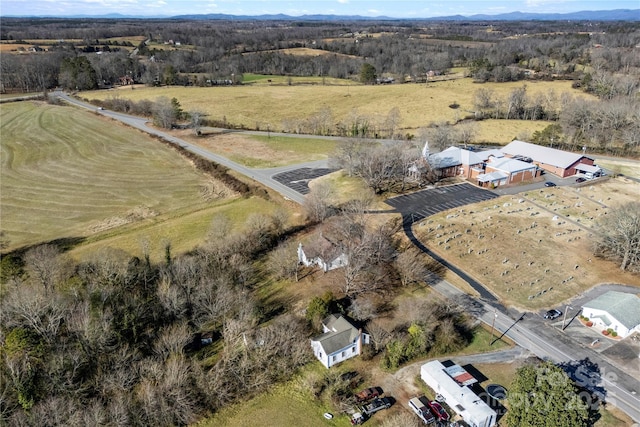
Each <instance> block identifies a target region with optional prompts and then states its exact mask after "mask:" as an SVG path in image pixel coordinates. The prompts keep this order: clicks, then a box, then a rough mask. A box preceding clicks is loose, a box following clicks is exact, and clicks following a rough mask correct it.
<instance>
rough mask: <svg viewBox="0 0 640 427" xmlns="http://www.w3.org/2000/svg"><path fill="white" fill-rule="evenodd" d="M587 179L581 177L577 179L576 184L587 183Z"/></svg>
mask: <svg viewBox="0 0 640 427" xmlns="http://www.w3.org/2000/svg"><path fill="white" fill-rule="evenodd" d="M586 180H587V179H586V178H583V177H580V178H576V182H585V181H586Z"/></svg>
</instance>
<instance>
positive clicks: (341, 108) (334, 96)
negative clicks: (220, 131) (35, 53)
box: [80, 78, 586, 143]
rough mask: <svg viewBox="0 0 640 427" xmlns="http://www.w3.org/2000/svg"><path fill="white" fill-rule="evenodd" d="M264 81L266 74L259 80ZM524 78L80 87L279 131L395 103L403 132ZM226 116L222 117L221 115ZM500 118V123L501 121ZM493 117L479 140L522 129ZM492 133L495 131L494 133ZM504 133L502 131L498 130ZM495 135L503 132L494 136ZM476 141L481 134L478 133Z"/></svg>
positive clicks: (531, 87)
mask: <svg viewBox="0 0 640 427" xmlns="http://www.w3.org/2000/svg"><path fill="white" fill-rule="evenodd" d="M262 81H264V80H262ZM523 84H525V83H523V82H514V83H500V84H491V83H487V84H483V85H479V84H475V83H473V82H472V80H471V79H467V78H465V79H457V80H451V81H443V82H431V83H428V84H402V85H400V84H398V85H375V86H364V85H350V86H345V85H321V84H320V85H291V86H289V85H259V86H253V85H242V86H226V87H210V88H199V87H176V86H174V87H157V88H152V87H145V88H137V89H136V90H133V91H132V90H130V89H129V90H126V89H112V90H104V91H91V92H82V93H80V96H81V97H83V98H87V99H107V98H110V97H113V96H116V95H117V96H120V97H123V98H130V99H132V100H135V101H139V100H142V99H149V100H154V99H156V98H158V97H161V96H166V97H169V98H174V97H175V98H177V99H178V101H179V102H180V104H181V106H182V108H183V109H184V110H185V111H193V110H199V111H202V112H204V113H206V114H207V115H208V117H209V118H210V119H212V120H219V121H226V122H227V123H229V124H230V125H234V126H245V127H250V128H255V127H256V126H259V127H260V128H262V129H264V128H266V126H267V125H269V127H270V129H271V130H273V131H274V132H275V131H279V130H281V129H283V128H284V126H283V122H284V121H286V120H296V119H297V120H301V119H308V118H309V117H312V116H313V115H314V114H316V113H317V112H319V111H320V110H321V109H322V108H327V107H328V108H330V109H331V111H332V112H333V116H334V121H336V122H338V121H341V120H345V121H348V117H349V116H350V115H351V114H353V113H354V112H355V111H357V113H358V114H360V115H366V116H368V117H370V118H372V120H379V121H382V120H384V118H385V117H386V115H387V114H388V112H389V111H390V110H391V109H393V108H395V107H397V108H398V109H399V110H400V118H401V119H400V128H401V132H402V133H403V134H404V133H408V134H413V135H416V136H417V134H418V131H419V129H420V128H421V127H424V126H428V125H430V124H432V123H437V122H443V121H447V122H451V123H453V122H455V121H456V120H458V119H460V118H462V117H464V116H466V115H468V114H472V111H473V110H474V108H473V102H474V101H473V100H474V93H475V91H476V90H477V89H479V88H490V89H492V90H493V91H494V92H495V94H496V96H499V97H501V98H506V96H508V94H509V93H510V92H511V91H512V90H514V89H515V88H520V87H522V85H523ZM526 85H527V93H528V95H529V96H531V97H535V96H536V95H537V94H548V93H549V92H550V91H553V92H554V93H555V94H556V95H557V97H558V98H559V96H560V94H562V93H565V92H566V93H569V94H571V95H574V96H586V95H584V94H583V93H582V92H579V91H577V90H575V89H572V88H571V82H563V81H560V82H527V83H526ZM454 102H457V103H458V104H459V105H460V107H459V108H457V109H451V108H449V107H448V106H449V105H450V104H452V103H454ZM225 119H226V120H225ZM498 123H502V122H501V121H500V122H498ZM496 125H497V123H494V122H493V121H488V122H487V124H486V125H482V126H481V127H482V131H481V136H479V138H482V140H483V142H501V143H506V142H509V141H511V140H512V139H513V138H514V136H515V135H518V134H519V133H520V131H521V130H522V129H521V127H520V126H521V125H522V123H518V125H517V126H515V127H513V128H511V127H510V128H508V129H505V130H499V129H498V130H495V131H492V127H494V126H496ZM545 125H546V124H544V125H540V124H536V125H535V126H534V127H533V128H532V129H529V127H528V126H527V129H525V131H526V132H532V130H538V129H540V127H544V126H545ZM493 135H497V136H496V137H493ZM500 135H503V136H500ZM498 137H499V138H503V139H501V140H498ZM479 141H480V139H479Z"/></svg>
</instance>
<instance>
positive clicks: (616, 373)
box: [56, 92, 640, 422]
mask: <svg viewBox="0 0 640 427" xmlns="http://www.w3.org/2000/svg"><path fill="white" fill-rule="evenodd" d="M56 95H57V96H59V97H60V98H62V99H64V100H65V101H67V102H69V103H70V104H73V105H77V106H80V107H83V108H86V109H89V110H92V111H96V112H98V113H99V114H102V115H104V116H106V117H111V118H113V119H116V120H120V121H122V122H123V123H126V124H128V125H129V126H132V127H134V128H137V129H140V130H142V131H144V132H147V133H150V134H153V135H157V136H159V137H162V138H164V139H166V140H168V141H170V142H172V143H175V144H179V145H181V146H182V147H184V148H185V149H187V150H189V151H191V152H193V153H195V154H198V155H200V156H202V157H204V158H206V159H209V160H211V161H214V162H217V163H220V164H222V165H224V166H226V167H228V168H230V169H233V170H236V171H238V172H240V173H242V174H245V175H246V176H249V177H251V178H253V179H254V180H256V181H258V182H260V183H262V184H264V185H266V186H268V187H270V188H273V189H275V190H276V191H278V192H280V193H281V194H283V195H284V196H285V197H287V198H289V199H291V200H294V201H296V202H298V203H303V201H304V196H303V195H302V194H300V193H299V192H297V191H294V190H293V189H291V188H289V187H287V186H286V185H284V184H282V183H280V182H277V181H276V180H274V179H272V177H273V175H274V174H277V173H283V172H287V171H290V170H294V169H298V168H301V167H305V166H306V165H304V164H303V165H295V166H288V167H285V168H278V169H277V172H275V173H274V170H273V169H266V170H265V169H250V168H247V167H245V166H243V165H240V164H238V163H235V162H232V161H230V160H228V159H226V158H224V157H222V156H218V155H216V154H213V153H210V152H208V151H206V150H204V149H202V148H200V147H197V146H195V145H193V144H189V143H187V142H186V141H183V140H181V139H179V138H175V137H173V136H171V135H168V134H166V133H164V132H161V131H158V130H156V129H153V128H150V127H148V126H147V125H146V122H147V120H146V119H144V118H139V117H135V116H130V115H127V114H122V113H116V112H113V111H108V110H97V109H96V107H94V106H92V105H90V104H87V103H83V102H80V101H78V100H76V99H73V98H71V97H69V96H67V95H65V94H63V93H61V92H56ZM308 166H309V167H326V164H322V162H311V163H309V164H308ZM521 189H522V188H521ZM410 228H411V227H410V224H409V223H408V224H406V227H405V232H406V233H407V235H408V236H409V237H410V238H411V236H413V233H412V232H411V230H410ZM412 241H413V242H414V243H416V244H417V245H418V247H419V248H420V249H422V250H425V249H427V248H426V247H425V246H424V245H422V244H420V243H419V241H418V240H417V238H415V236H413V238H412ZM427 250H428V249H427ZM443 261H444V260H441V262H443ZM447 265H448V264H447ZM449 267H450V268H455V266H449ZM457 273H458V274H462V275H463V276H462V277H463V278H465V279H466V280H469V281H470V284H471V285H472V286H474V284H475V286H477V289H476V290H477V291H478V292H479V293H480V296H481V297H480V298H473V297H471V296H469V295H468V294H466V293H464V292H462V291H460V290H459V289H457V288H456V287H455V286H453V285H452V284H450V283H448V282H446V281H443V280H436V279H435V278H431V281H432V283H431V286H433V288H434V289H436V290H437V291H438V292H440V293H441V294H443V295H445V296H446V297H448V298H449V300H450V301H455V302H456V303H457V304H460V305H461V306H462V307H463V308H464V309H465V310H466V311H468V312H469V313H470V314H472V315H474V316H476V317H477V318H479V319H480V320H481V321H483V322H484V323H486V324H487V325H493V326H494V327H495V330H496V332H497V333H498V332H499V333H503V334H504V335H506V336H507V337H509V338H510V339H512V340H513V341H514V342H515V343H516V344H518V345H519V346H521V347H523V348H525V349H527V350H529V351H531V352H532V353H533V354H535V355H537V356H538V357H540V358H543V359H549V360H552V361H554V362H556V363H560V364H565V365H567V366H569V365H571V364H573V365H580V363H581V361H584V360H585V359H588V360H589V361H591V362H593V363H595V364H596V365H597V367H598V368H599V370H600V373H599V374H588V373H587V372H586V371H584V370H582V369H580V367H579V368H578V369H577V370H576V369H574V374H575V375H574V379H575V380H576V381H577V382H578V383H579V384H580V385H583V386H585V387H587V388H589V389H591V390H593V391H594V392H596V393H599V394H600V395H601V396H603V397H605V398H606V401H607V402H609V403H611V404H613V405H615V406H617V407H619V408H620V409H622V410H623V411H624V412H626V413H627V414H628V415H629V416H631V418H633V419H634V420H635V421H636V422H640V399H639V398H638V396H640V381H639V380H638V379H637V378H633V377H631V376H630V375H628V374H627V373H626V372H624V371H623V370H621V369H618V368H617V367H615V366H613V365H612V364H611V363H609V362H608V361H607V359H606V358H605V357H603V356H602V355H600V354H598V353H597V352H595V351H593V350H591V349H589V348H585V347H581V346H578V345H576V344H575V343H574V342H572V341H571V339H570V338H568V337H566V336H564V335H563V334H562V333H561V332H559V331H558V330H557V329H555V328H553V327H550V326H549V325H547V324H546V323H544V322H543V321H542V319H540V318H537V316H535V315H530V314H529V315H525V316H524V318H521V317H520V316H521V313H516V312H514V311H509V310H508V309H506V308H504V307H502V306H500V305H498V304H497V301H496V299H495V296H493V295H492V294H491V293H490V292H489V291H487V290H486V288H484V286H482V285H481V284H480V283H478V282H477V281H475V280H473V279H472V278H470V277H469V276H467V275H466V274H465V273H464V272H463V271H460V270H457ZM475 286H474V287H475ZM516 319H517V320H516ZM580 366H581V365H580Z"/></svg>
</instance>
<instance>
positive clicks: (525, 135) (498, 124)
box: [474, 119, 553, 144]
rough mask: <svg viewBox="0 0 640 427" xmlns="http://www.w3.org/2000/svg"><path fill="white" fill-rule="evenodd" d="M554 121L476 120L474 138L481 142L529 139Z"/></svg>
mask: <svg viewBox="0 0 640 427" xmlns="http://www.w3.org/2000/svg"><path fill="white" fill-rule="evenodd" d="M552 123H553V122H546V121H531V120H494V119H490V120H482V121H480V122H474V124H475V126H476V129H477V133H476V136H475V138H474V140H475V142H476V143H480V144H507V143H509V142H511V141H513V140H514V139H519V140H521V141H529V140H530V139H531V136H532V135H533V133H534V132H536V131H542V130H543V129H544V128H546V127H547V126H549V125H550V124H552Z"/></svg>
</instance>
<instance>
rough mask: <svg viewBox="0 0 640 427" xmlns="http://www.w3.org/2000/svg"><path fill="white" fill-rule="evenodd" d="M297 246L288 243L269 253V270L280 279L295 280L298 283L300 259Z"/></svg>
mask: <svg viewBox="0 0 640 427" xmlns="http://www.w3.org/2000/svg"><path fill="white" fill-rule="evenodd" d="M296 250H297V247H296V244H295V242H293V241H287V242H284V243H281V244H279V245H278V247H277V248H276V249H275V250H273V251H271V252H270V253H269V265H268V266H269V270H270V271H271V272H272V273H273V275H274V276H275V277H277V278H280V279H294V280H295V281H296V282H297V281H298V271H299V269H300V266H299V265H298V257H297V255H296Z"/></svg>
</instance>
